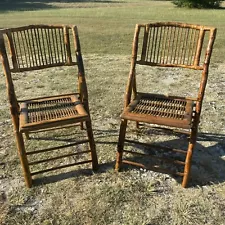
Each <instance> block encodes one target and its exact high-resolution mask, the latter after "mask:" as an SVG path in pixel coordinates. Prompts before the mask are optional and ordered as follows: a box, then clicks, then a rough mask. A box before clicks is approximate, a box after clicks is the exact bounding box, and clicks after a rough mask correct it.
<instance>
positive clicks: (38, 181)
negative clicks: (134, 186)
mask: <svg viewBox="0 0 225 225" xmlns="http://www.w3.org/2000/svg"><path fill="white" fill-rule="evenodd" d="M113 165H114V163H113V162H108V163H102V164H101V165H99V168H98V170H97V171H95V172H93V170H92V169H91V168H90V169H76V170H73V171H69V172H65V173H58V174H54V175H49V176H43V177H40V178H35V179H34V180H33V185H34V186H41V185H46V184H51V183H56V182H59V181H63V180H67V179H71V178H75V177H76V178H78V177H89V176H92V175H93V174H95V173H97V174H101V173H106V172H107V171H108V170H110V169H111V168H113Z"/></svg>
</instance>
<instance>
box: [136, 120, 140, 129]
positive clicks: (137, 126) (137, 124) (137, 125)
mask: <svg viewBox="0 0 225 225" xmlns="http://www.w3.org/2000/svg"><path fill="white" fill-rule="evenodd" d="M139 127H140V126H139V122H138V121H136V128H137V129H138V128H139Z"/></svg>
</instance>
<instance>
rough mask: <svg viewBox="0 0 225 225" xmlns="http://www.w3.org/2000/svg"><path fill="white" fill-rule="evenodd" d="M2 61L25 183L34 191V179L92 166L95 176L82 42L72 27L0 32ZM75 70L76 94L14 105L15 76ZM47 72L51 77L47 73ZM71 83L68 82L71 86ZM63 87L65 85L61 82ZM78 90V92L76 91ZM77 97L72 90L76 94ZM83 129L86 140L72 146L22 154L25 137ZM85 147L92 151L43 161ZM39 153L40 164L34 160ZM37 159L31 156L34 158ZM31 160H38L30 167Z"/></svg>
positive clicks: (15, 99)
mask: <svg viewBox="0 0 225 225" xmlns="http://www.w3.org/2000/svg"><path fill="white" fill-rule="evenodd" d="M0 56H1V61H2V64H3V70H4V74H5V77H6V83H7V94H8V99H9V103H10V111H11V116H12V121H13V125H14V132H15V136H16V142H17V148H18V154H19V158H20V162H21V164H22V168H23V173H24V177H25V182H26V185H27V186H28V187H31V186H32V176H33V175H36V174H39V173H44V172H49V171H52V170H56V169H61V168H65V167H69V166H74V165H79V164H84V163H92V168H93V170H95V169H97V167H98V160H97V155H96V150H95V142H94V139H93V132H92V125H91V118H90V114H89V106H88V92H87V86H86V80H85V74H84V66H83V61H82V55H81V49H80V42H79V37H78V31H77V27H76V26H64V25H62V26H54V25H30V26H24V27H18V28H10V29H4V30H1V31H0ZM59 66H73V67H75V68H77V71H78V90H77V92H74V93H68V94H62V95H58V96H50V97H49V96H46V97H42V98H35V99H28V100H24V101H23V100H18V99H17V96H16V94H15V90H14V86H15V83H14V84H13V78H12V75H13V74H14V73H19V74H21V72H25V71H33V70H41V69H47V68H48V69H49V68H51V67H59ZM47 72H49V71H47ZM73 81H74V77H72V79H71V82H73ZM62 82H63V81H62ZM74 89H76V88H74ZM75 91H76V90H75ZM83 123H85V125H86V131H87V138H85V139H82V140H77V141H76V142H73V143H70V144H67V145H63V146H57V147H52V148H48V149H42V150H32V151H26V150H25V144H24V134H25V135H26V136H27V137H28V135H29V133H32V132H37V131H47V130H52V129H55V128H56V129H58V128H65V127H69V126H74V125H77V124H78V125H79V124H80V125H81V128H82V127H83ZM84 143H89V146H90V150H86V151H79V152H74V151H73V152H72V153H70V154H65V153H64V154H62V153H61V154H60V153H59V154H58V155H57V156H56V157H52V158H45V154H46V152H51V151H54V152H55V150H58V149H60V148H65V147H71V146H75V145H78V144H84ZM41 153H42V157H41V160H40V159H38V156H39V155H40V154H41ZM85 153H90V155H91V159H90V160H86V161H84V160H83V161H75V162H73V163H70V164H68V163H67V164H64V165H61V164H60V166H53V167H51V168H45V167H44V166H41V165H40V167H41V170H38V171H31V170H32V168H31V167H32V166H33V165H37V164H40V163H47V162H49V161H52V160H53V161H54V160H58V159H63V158H66V157H71V156H72V157H78V155H80V154H82V155H83V154H85ZM34 155H35V156H34ZM29 156H32V157H33V158H35V159H36V160H34V161H30V160H29Z"/></svg>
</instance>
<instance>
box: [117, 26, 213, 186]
mask: <svg viewBox="0 0 225 225" xmlns="http://www.w3.org/2000/svg"><path fill="white" fill-rule="evenodd" d="M215 36H216V29H215V28H211V27H205V26H199V25H189V24H182V23H173V22H167V23H163V22H159V23H150V24H143V25H142V24H137V25H136V29H135V34H134V40H133V50H132V60H131V68H130V73H129V80H128V84H127V88H126V93H125V102H124V110H123V113H122V115H121V126H120V134H119V141H118V149H117V160H116V167H115V168H116V170H119V169H120V167H121V165H122V164H123V163H124V164H130V165H134V166H139V167H142V168H147V169H151V170H153V171H159V172H163V173H169V174H170V173H171V174H175V175H180V176H182V177H183V181H182V186H183V187H186V186H187V183H188V178H189V174H190V168H191V159H192V153H193V149H194V146H195V143H196V138H197V131H198V125H199V121H200V120H199V118H200V113H201V110H202V101H203V97H204V92H205V87H206V83H207V77H208V69H209V63H210V57H211V53H212V49H213V43H214V40H215ZM143 66H145V70H146V69H147V68H149V69H150V68H152V69H153V67H166V69H167V70H166V72H167V73H168V71H169V69H170V70H174V69H173V68H171V67H179V68H181V69H179V70H187V69H189V70H196V71H199V73H200V75H201V76H200V77H201V79H200V86H199V90H196V92H197V93H198V94H196V95H197V96H196V97H190V98H189V97H187V96H169V95H167V94H160V93H149V91H145V92H144V93H143V92H138V91H137V87H136V83H137V81H138V79H142V73H139V72H138V71H139V70H140V68H143ZM161 70H162V69H161ZM155 71H157V70H155ZM177 71H178V70H177ZM196 79H197V78H196ZM183 82H185V80H184V81H183ZM152 85H153V87H154V82H153V83H152ZM190 85H191V84H190ZM162 89H163V84H162ZM161 93H162V92H161ZM181 95H182V94H181ZM128 120H131V121H136V123H137V127H138V126H139V123H140V122H143V123H144V124H145V123H148V124H153V125H152V127H154V126H157V127H160V126H161V127H162V128H167V129H166V130H168V128H169V129H173V128H175V129H176V130H178V131H180V132H184V133H187V134H188V135H190V136H189V142H188V148H187V151H186V150H182V149H174V148H171V147H168V146H161V147H160V146H158V145H155V144H149V143H143V141H142V142H139V141H137V140H131V138H129V139H125V135H126V128H127V122H128ZM154 124H157V125H154ZM125 142H126V143H127V144H126V146H128V144H129V145H131V144H133V145H135V146H136V147H137V146H138V145H142V146H143V145H144V146H145V147H146V146H148V147H147V148H148V149H149V151H150V150H151V149H152V150H153V151H154V153H155V154H151V153H150V152H149V153H148V154H144V153H143V152H140V151H137V149H136V151H134V149H132V150H126V149H124V147H126V146H124V145H125ZM161 145H162V144H161ZM157 149H158V150H159V151H160V152H164V151H165V152H164V153H165V154H164V153H163V154H158V155H157V154H156V153H159V152H158V151H157ZM168 152H170V153H176V154H181V155H182V154H183V155H184V156H185V157H184V159H183V161H182V160H176V157H175V159H173V158H172V159H171V158H168V154H167V153H168ZM129 154H131V155H132V156H134V157H133V160H131V159H130V158H129ZM165 155H167V157H165ZM136 156H137V157H136ZM139 156H143V157H144V159H146V157H148V156H149V160H150V159H151V160H152V159H155V161H157V162H160V163H157V162H156V164H154V163H153V165H152V164H151V165H148V166H146V164H145V163H142V162H137V160H135V159H137V158H138V157H139ZM135 157H136V158H135ZM124 158H125V159H124ZM126 158H128V159H126ZM168 163H172V165H175V164H179V165H181V166H183V169H182V171H177V169H174V166H172V165H170V167H172V169H171V168H169V169H168V165H167V166H166V168H165V167H163V165H164V164H168ZM174 163H175V164H174Z"/></svg>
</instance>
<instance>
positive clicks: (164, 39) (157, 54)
mask: <svg viewBox="0 0 225 225" xmlns="http://www.w3.org/2000/svg"><path fill="white" fill-rule="evenodd" d="M141 30H143V32H142V33H141ZM207 32H208V33H209V35H208V39H207V35H206V34H207ZM215 33H216V29H215V28H211V27H205V26H199V25H190V24H182V23H173V22H167V23H163V22H159V23H149V24H144V25H143V24H138V25H137V26H136V31H135V38H134V43H133V56H134V57H136V59H137V62H136V63H137V64H142V65H150V66H163V67H185V68H192V69H199V70H202V69H203V65H204V64H208V63H209V61H210V57H211V52H212V45H213V42H214V39H215ZM141 35H142V36H141ZM206 42H207V43H206ZM205 43H206V45H207V47H206V51H205V58H204V56H203V54H204V53H203V50H205V48H203V46H204V44H205Z"/></svg>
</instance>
